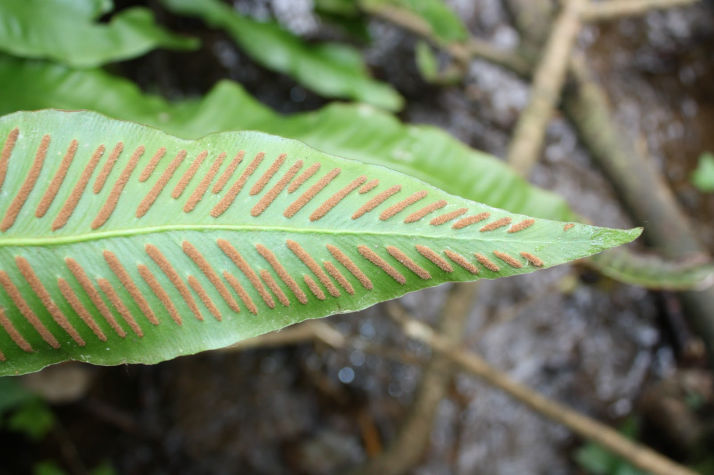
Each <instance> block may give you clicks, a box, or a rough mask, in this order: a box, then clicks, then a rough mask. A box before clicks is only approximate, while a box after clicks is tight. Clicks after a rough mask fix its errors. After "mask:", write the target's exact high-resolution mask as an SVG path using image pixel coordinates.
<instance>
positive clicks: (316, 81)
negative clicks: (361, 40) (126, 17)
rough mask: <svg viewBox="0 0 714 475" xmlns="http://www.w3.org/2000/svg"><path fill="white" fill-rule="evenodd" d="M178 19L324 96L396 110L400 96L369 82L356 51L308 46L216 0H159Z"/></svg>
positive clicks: (327, 45) (331, 45)
mask: <svg viewBox="0 0 714 475" xmlns="http://www.w3.org/2000/svg"><path fill="white" fill-rule="evenodd" d="M162 3H163V4H164V5H165V6H166V7H167V8H169V9H170V10H172V11H173V12H175V13H178V14H184V15H190V16H197V17H200V18H201V19H202V20H204V21H205V22H206V23H208V24H209V25H211V26H213V27H216V28H222V29H225V30H226V31H227V32H228V33H229V34H230V35H231V37H232V38H233V39H234V40H235V41H236V43H237V44H238V45H239V46H240V47H241V49H242V50H243V51H245V52H246V53H247V54H249V55H250V56H251V57H252V58H253V59H254V60H255V61H257V62H258V63H260V64H262V65H263V66H265V67H266V68H268V69H271V70H273V71H277V72H280V73H283V74H288V75H290V76H292V77H293V78H295V80H296V81H297V82H299V83H300V84H302V85H303V86H305V87H306V88H308V89H310V90H312V91H315V92H316V93H318V94H321V95H323V96H326V97H338V98H347V99H353V100H357V101H361V102H366V103H369V104H372V105H375V106H377V107H381V108H384V109H388V110H398V109H401V107H402V104H403V100H402V97H401V96H400V95H399V94H398V93H397V92H396V91H395V90H394V89H393V88H392V87H391V86H389V85H388V84H385V83H381V82H378V81H376V80H374V79H372V78H371V77H369V74H368V72H367V69H366V67H365V65H364V63H363V62H362V58H361V56H360V54H359V52H358V51H356V50H355V49H353V48H352V47H349V46H346V45H341V44H337V43H318V44H310V43H307V42H305V41H303V40H302V39H300V38H298V37H297V36H295V35H293V34H292V33H290V32H288V31H286V30H283V29H282V28H281V27H280V26H279V25H277V24H276V23H270V22H266V23H262V22H258V21H255V20H253V19H251V18H248V17H244V16H242V15H240V14H239V13H238V12H236V11H235V10H233V9H232V8H231V7H230V6H228V5H226V4H224V3H222V2H220V1H218V0H162Z"/></svg>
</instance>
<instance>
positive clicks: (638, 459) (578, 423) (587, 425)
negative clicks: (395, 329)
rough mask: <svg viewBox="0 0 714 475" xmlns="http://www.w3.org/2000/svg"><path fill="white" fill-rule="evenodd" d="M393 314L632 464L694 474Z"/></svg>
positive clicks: (660, 474)
mask: <svg viewBox="0 0 714 475" xmlns="http://www.w3.org/2000/svg"><path fill="white" fill-rule="evenodd" d="M396 318H397V319H398V321H399V322H400V323H401V324H402V327H403V328H404V331H405V333H406V334H407V335H409V336H410V337H412V338H414V339H417V340H419V341H422V342H424V343H426V344H428V345H429V346H430V347H431V348H432V349H433V350H435V351H437V352H438V353H440V354H442V355H444V356H446V357H447V358H449V359H450V360H451V361H453V362H455V363H457V364H459V365H460V366H461V367H462V368H464V369H466V370H468V371H469V372H471V373H472V374H474V375H476V376H478V377H479V378H481V379H483V380H484V381H486V382H487V383H489V384H490V385H492V386H494V387H496V388H498V389H500V390H501V391H503V392H505V393H506V394H508V395H509V396H511V397H513V398H514V399H516V400H517V401H519V402H521V403H523V404H525V405H526V406H528V407H530V408H531V409H533V410H535V411H536V412H537V413H539V414H542V415H544V416H545V417H547V418H549V419H551V420H553V421H555V422H557V423H559V424H562V425H564V426H566V427H568V428H569V429H570V430H572V431H573V432H575V433H576V434H578V435H580V436H582V437H584V438H587V439H589V440H592V441H594V442H596V443H598V444H600V445H602V446H603V447H606V448H607V449H609V450H611V451H612V452H614V453H616V454H617V455H619V456H621V457H623V458H625V459H626V460H628V461H629V462H630V463H632V464H633V465H635V466H637V467H639V468H641V469H643V470H647V471H650V472H652V473H654V474H656V475H694V472H693V471H691V470H689V469H688V468H686V467H683V466H682V465H679V464H678V463H676V462H674V461H672V460H670V459H668V458H666V457H664V456H663V455H660V454H658V453H657V452H655V451H653V450H651V449H649V448H647V447H645V446H643V445H641V444H638V443H637V442H634V441H631V440H629V439H627V438H625V437H624V436H622V435H620V434H619V433H618V432H617V431H616V430H614V429H612V428H610V427H608V426H606V425H604V424H602V423H600V422H598V421H596V420H594V419H591V418H590V417H587V416H585V415H583V414H580V413H578V412H576V411H574V410H572V409H570V408H568V407H566V406H564V405H562V404H560V403H557V402H555V401H553V400H550V399H548V398H546V397H543V396H541V395H540V394H538V393H537V392H535V391H533V390H532V389H530V388H528V387H527V386H525V385H522V384H520V383H517V382H515V381H513V380H512V379H510V378H509V377H508V376H507V375H506V374H505V373H503V372H501V371H499V370H498V369H496V368H494V367H492V366H490V365H489V364H488V363H487V362H486V361H485V360H484V359H483V358H481V357H480V356H478V355H476V354H475V353H472V352H469V351H466V350H464V349H462V348H459V347H457V346H455V345H454V344H453V341H452V340H450V339H448V338H444V337H443V336H441V335H439V334H437V333H435V332H434V331H433V330H432V329H431V328H429V327H428V326H427V325H424V324H423V323H421V322H419V321H417V320H414V319H411V318H409V317H408V316H407V315H406V314H405V313H402V314H397V315H396Z"/></svg>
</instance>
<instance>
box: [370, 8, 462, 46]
mask: <svg viewBox="0 0 714 475" xmlns="http://www.w3.org/2000/svg"><path fill="white" fill-rule="evenodd" d="M360 2H361V4H362V5H363V6H364V7H365V8H366V9H367V11H374V10H375V9H383V8H387V9H391V10H392V11H393V12H398V14H400V15H402V16H404V15H410V16H411V15H413V16H414V17H415V18H416V20H418V21H423V22H424V23H425V24H426V25H427V28H428V29H429V31H431V33H432V34H433V35H434V36H435V37H437V38H438V39H439V40H441V41H443V42H445V43H453V42H457V41H465V40H466V39H468V37H469V34H468V30H467V29H466V26H464V24H463V22H462V21H461V19H460V18H459V17H458V16H456V14H455V13H454V11H453V10H451V8H449V7H448V6H446V4H445V3H444V2H443V1H442V0H360ZM394 14H397V13H394Z"/></svg>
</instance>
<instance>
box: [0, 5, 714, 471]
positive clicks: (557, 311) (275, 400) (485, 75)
mask: <svg viewBox="0 0 714 475" xmlns="http://www.w3.org/2000/svg"><path fill="white" fill-rule="evenodd" d="M236 3H237V4H239V6H240V7H241V8H242V9H245V10H246V11H250V12H251V13H253V14H256V15H264V14H268V13H270V12H273V13H274V14H275V15H276V16H277V17H278V19H279V20H281V21H282V22H283V23H284V24H285V25H286V26H287V27H289V28H291V29H293V30H294V31H296V32H298V33H300V34H304V35H307V36H309V37H313V38H326V37H334V36H335V34H336V33H335V31H333V30H332V29H330V28H328V27H326V26H325V25H324V24H322V23H320V21H319V20H318V19H316V18H314V17H313V16H312V15H311V14H310V13H309V12H310V10H309V8H308V7H309V3H308V0H300V1H296V0H272V1H269V0H252V1H240V2H236ZM451 3H452V4H453V5H454V6H455V8H457V9H458V11H459V12H460V15H461V17H462V18H464V20H465V21H466V22H467V23H468V24H469V26H470V28H471V30H472V32H473V33H474V34H475V35H477V36H479V37H481V38H484V39H488V40H490V41H492V42H494V43H496V44H498V45H501V46H504V47H508V46H513V45H514V44H515V43H516V42H517V41H518V34H517V32H516V31H515V30H514V29H513V28H512V27H510V26H508V24H507V22H506V16H505V14H504V12H503V11H501V8H500V2H499V1H497V0H479V1H473V2H472V1H471V0H458V1H452V2H451ZM163 19H164V21H166V22H168V23H169V24H170V25H171V26H172V27H173V28H175V29H179V30H182V31H186V32H190V33H192V34H196V35H198V36H200V37H201V38H202V40H203V42H204V46H203V47H202V49H201V50H200V51H198V52H196V53H190V54H178V53H168V52H156V53H152V54H150V55H148V56H147V57H145V58H142V59H139V60H135V61H131V62H129V63H126V64H122V65H119V66H118V67H116V70H117V71H119V72H121V73H122V74H125V75H127V76H129V77H132V78H133V79H135V80H136V81H137V82H138V83H139V84H141V85H142V87H144V88H146V89H148V90H154V91H156V90H158V91H161V92H162V93H164V94H166V95H169V96H174V97H178V96H185V95H195V94H200V93H203V92H205V91H206V90H208V89H209V88H210V86H211V85H212V84H213V83H214V82H215V81H216V80H218V79H219V78H223V77H230V78H232V79H235V80H237V81H239V82H241V83H243V84H245V85H246V87H247V88H248V89H249V90H250V91H251V92H252V93H253V94H254V95H255V96H256V97H258V98H259V99H260V100H261V101H263V102H265V103H267V104H269V105H271V106H272V107H274V108H276V109H277V110H280V111H282V112H285V113H289V112H293V111H299V110H309V109H313V108H317V107H319V106H321V105H322V104H323V103H324V102H325V101H324V100H323V99H320V98H318V97H316V96H314V95H313V94H311V93H309V92H308V91H305V90H304V89H303V88H301V87H300V86H297V85H295V84H294V83H293V82H292V81H291V80H290V79H289V78H286V77H280V76H276V75H275V74H272V73H269V72H267V71H265V70H263V69H262V68H260V67H258V66H256V65H255V64H254V63H252V62H251V61H250V60H249V59H248V58H247V57H245V56H244V55H243V54H242V53H241V52H240V51H238V50H237V49H236V48H235V47H234V46H233V45H232V43H231V41H230V40H229V39H228V38H227V36H225V35H224V34H222V33H220V32H215V31H208V30H206V29H205V27H203V26H202V25H201V24H200V23H199V22H196V21H192V20H180V21H177V20H175V19H171V18H170V17H163ZM369 27H370V31H371V33H372V34H373V35H374V44H373V45H372V46H370V47H369V48H368V49H367V52H366V54H367V58H368V60H369V62H370V65H371V66H372V67H373V68H374V71H375V73H376V74H377V75H378V76H380V77H381V78H382V79H384V80H387V81H389V82H391V83H392V84H394V85H395V86H396V87H397V88H398V89H399V90H400V91H401V92H402V93H403V94H404V95H405V97H406V98H407V101H408V106H407V108H406V110H405V111H404V112H403V113H402V118H403V119H404V120H405V121H409V122H417V123H429V124H434V125H437V126H440V127H442V128H444V129H446V130H448V131H449V132H451V133H452V134H454V135H455V136H456V137H458V138H459V139H461V140H463V141H464V142H466V143H467V144H469V145H471V146H473V147H475V148H479V149H482V150H486V151H488V152H491V153H494V154H496V155H500V156H503V155H504V154H505V151H506V148H507V143H508V138H509V133H510V131H511V129H512V127H513V125H514V123H515V120H516V119H517V117H518V113H519V110H520V109H522V108H523V107H524V106H525V104H526V103H527V100H528V87H527V84H525V83H523V82H522V81H520V80H518V79H516V78H515V77H513V76H510V75H509V74H506V73H503V72H502V71H501V70H499V69H498V68H496V67H493V66H491V65H488V64H485V63H482V62H479V61H476V62H474V63H473V64H472V65H471V67H470V69H469V72H468V77H467V81H466V82H467V85H466V87H445V88H438V87H434V86H430V85H427V84H425V83H423V81H422V80H421V79H420V78H419V75H418V73H417V71H416V69H415V66H414V64H413V45H414V39H413V38H412V37H410V36H408V35H405V34H404V33H402V32H401V31H400V30H398V29H396V28H394V27H391V26H389V25H386V24H383V23H378V22H374V23H372V24H370V25H369ZM580 43H581V47H582V48H583V49H585V50H586V51H587V55H588V59H589V61H590V62H591V64H592V65H593V66H594V67H595V70H596V71H597V73H598V75H599V80H600V81H601V83H602V84H604V85H605V87H606V88H607V91H608V93H609V94H610V97H611V99H612V103H613V105H614V108H615V112H616V114H615V119H616V120H617V121H618V124H621V125H622V129H623V130H624V131H625V133H626V134H628V136H629V137H630V138H631V139H632V140H633V141H635V143H637V144H638V146H640V147H644V148H645V149H646V150H647V151H648V153H649V155H650V156H652V157H653V158H654V159H655V160H657V164H658V166H659V167H660V168H661V169H662V171H663V173H665V175H666V176H667V178H668V180H669V182H670V183H671V185H672V186H673V187H674V189H675V190H676V193H677V196H678V198H679V199H680V202H681V203H682V204H683V205H684V207H685V209H686V211H687V212H688V214H689V215H690V217H691V218H692V219H693V220H694V221H695V222H696V223H697V226H698V229H699V231H700V232H701V236H702V239H703V240H706V242H707V243H708V245H709V247H710V249H712V250H714V226H712V225H711V223H712V222H713V220H714V196H712V195H709V196H705V195H702V194H699V193H697V192H695V190H693V189H692V188H691V186H690V185H689V184H688V176H689V174H690V173H691V171H692V170H693V168H694V167H695V165H696V159H697V157H698V156H699V154H700V152H702V151H704V150H714V134H712V133H711V132H712V131H714V128H713V127H714V14H712V13H711V11H708V10H706V7H704V6H700V7H692V8H687V9H681V10H676V11H671V12H664V13H662V12H660V13H652V14H649V15H647V16H645V17H644V18H639V19H630V20H623V21H619V22H615V23H610V24H606V25H601V26H597V27H594V26H590V27H587V29H586V30H585V31H584V33H583V34H582V35H581V41H580ZM534 181H535V182H536V183H537V184H539V185H540V186H543V187H545V188H548V189H552V190H555V191H556V192H558V193H560V194H561V195H563V196H565V197H566V198H567V199H568V200H569V201H570V203H571V204H572V206H573V207H574V208H575V209H576V211H578V212H579V213H581V214H583V215H585V216H587V217H588V218H590V219H591V220H592V221H593V222H594V223H597V224H600V225H606V226H622V227H624V226H630V225H633V224H634V223H632V222H631V221H630V220H629V218H628V216H627V214H626V213H625V211H623V209H622V207H621V205H620V204H619V202H618V200H617V198H616V196H615V195H614V193H613V191H612V189H611V187H610V185H609V184H608V182H607V181H606V180H605V179H604V178H603V177H602V176H601V174H600V173H599V171H598V170H597V168H596V167H595V166H594V165H593V164H592V163H591V162H590V160H589V157H588V154H587V152H586V151H585V150H583V149H582V148H581V146H580V145H579V144H578V140H577V137H576V135H575V133H574V131H573V129H572V128H571V127H570V125H569V124H568V123H567V121H566V120H565V119H563V118H559V117H558V118H556V119H555V120H553V121H552V123H551V125H550V127H549V129H548V140H547V146H546V150H545V157H544V159H543V160H542V161H541V163H540V164H539V165H538V166H537V169H536V170H535V172H534ZM645 225H646V223H645ZM445 297H446V286H442V287H439V288H435V289H429V290H426V291H422V292H419V293H414V294H410V295H407V296H406V297H404V298H403V299H402V300H403V303H404V305H405V306H406V307H407V309H409V310H410V311H412V312H413V313H414V314H415V315H417V316H419V317H420V318H423V319H425V320H427V321H430V322H433V321H434V320H435V318H436V313H437V312H438V309H439V307H440V304H441V302H442V301H443V300H444V299H445ZM670 300H671V299H669V298H668V297H667V296H664V297H663V296H662V295H661V294H658V293H652V292H648V291H646V290H643V289H641V288H637V287H632V286H627V285H623V284H618V283H615V282H612V281H610V280H608V279H606V278H604V277H601V276H599V275H597V274H594V273H593V272H592V271H588V270H585V269H582V268H579V267H574V266H561V267H558V268H555V269H550V270H547V271H543V272H539V273H537V274H535V275H528V276H520V277H516V278H509V279H503V280H498V281H487V282H483V283H482V284H481V286H480V288H479V295H478V298H477V300H476V302H475V306H474V309H473V310H472V312H471V314H470V317H469V319H468V324H467V329H466V336H465V340H466V344H467V346H468V347H469V348H471V349H474V350H477V351H479V352H480V353H482V354H483V355H484V356H485V357H486V359H487V360H488V361H489V362H491V363H492V364H493V365H495V366H497V367H498V368H500V369H502V370H504V371H506V372H508V374H510V376H511V377H513V378H514V379H515V380H517V381H520V382H523V383H526V384H528V385H530V386H531V387H533V388H535V389H537V390H538V391H540V392H541V393H543V394H545V395H548V396H551V397H554V398H556V399H557V400H560V401H562V402H565V403H567V404H568V405H570V406H572V407H574V408H576V409H578V410H580V411H584V412H586V413H588V414H590V415H593V416H595V417H597V418H599V419H602V420H605V421H608V422H611V423H616V422H617V421H620V420H622V419H623V418H625V417H626V416H627V415H628V414H630V413H631V412H632V411H638V410H639V409H640V405H639V398H640V396H641V395H642V392H643V390H644V389H645V388H647V387H651V386H652V385H654V384H655V382H656V381H659V380H661V379H666V378H670V377H673V376H675V375H677V374H680V373H682V372H683V371H685V370H686V369H687V368H686V367H685V365H684V364H683V363H682V362H681V360H680V359H679V353H678V352H677V349H676V348H675V347H674V346H673V345H672V340H671V335H670V332H669V330H668V328H669V314H670V313H671V312H668V310H667V308H668V307H667V305H666V302H668V301H670ZM329 323H330V324H331V325H334V326H335V327H336V328H337V329H339V330H340V331H341V332H343V333H345V334H347V335H359V336H361V338H363V339H365V340H368V341H371V342H373V343H376V344H380V345H383V346H384V347H388V348H391V349H398V350H399V351H400V352H401V353H403V355H404V356H403V357H402V358H401V360H400V359H399V358H397V359H394V358H392V357H388V356H385V355H382V354H374V353H370V352H364V351H360V350H349V349H346V350H334V349H331V348H328V347H326V346H324V345H320V344H312V343H306V344H301V345H296V346H290V347H283V348H277V349H254V350H245V351H241V352H220V351H218V352H211V353H204V354H201V355H197V356H192V357H184V358H179V359H177V360H174V361H169V362H166V363H162V364H159V365H156V366H153V367H143V366H126V367H116V368H85V367H82V369H81V370H80V373H79V376H78V378H79V380H78V381H81V382H78V383H77V384H76V386H77V387H78V388H80V389H82V390H80V391H78V393H79V394H78V396H75V397H73V398H71V399H72V400H71V402H67V403H63V404H56V405H55V406H53V408H54V410H55V412H56V415H57V416H58V418H59V421H60V424H61V425H60V429H61V430H59V431H56V432H57V433H56V434H53V436H52V437H50V438H48V439H47V440H46V441H45V442H44V443H42V444H40V445H39V446H37V445H33V444H30V443H28V442H27V441H24V440H22V439H21V438H18V437H17V436H15V435H11V434H8V433H6V432H0V447H1V449H0V451H1V452H3V453H6V454H12V455H11V457H10V458H9V459H8V457H4V458H3V463H2V466H0V473H22V472H24V471H27V470H28V469H29V466H30V465H29V463H30V462H31V461H33V460H38V459H40V458H54V459H56V460H58V461H60V463H61V464H64V465H65V466H67V467H68V468H69V467H77V466H80V465H77V464H78V463H79V461H81V465H84V466H86V467H92V466H94V465H96V464H97V463H98V462H100V461H102V460H109V461H111V464H112V465H113V466H114V467H115V468H116V469H117V471H118V472H120V473H196V474H202V473H265V474H268V473H270V474H272V473H288V472H292V473H338V472H342V471H344V470H345V469H347V468H349V467H353V466H356V465H358V464H359V463H361V462H362V461H364V460H365V457H366V456H367V453H368V451H369V450H372V449H373V448H374V446H375V444H376V446H377V448H379V447H380V446H382V447H383V446H384V445H385V444H387V443H388V442H389V441H390V440H391V439H392V438H393V437H394V436H395V434H396V432H397V430H398V427H399V424H400V422H401V421H402V420H403V418H404V417H405V416H406V414H407V413H408V410H409V404H410V402H411V401H412V400H413V398H414V396H415V390H416V388H417V386H418V382H419V378H420V374H421V369H420V366H419V365H414V364H411V363H413V361H412V360H413V357H414V356H416V357H418V358H422V359H424V358H428V356H429V353H428V351H427V350H426V349H425V348H424V347H422V346H421V345H417V344H415V343H413V342H410V341H408V340H407V339H406V338H405V337H404V336H403V334H402V333H401V331H400V330H399V329H398V328H397V327H396V326H395V325H394V324H393V323H392V322H391V320H390V319H389V318H388V317H387V316H386V315H385V313H384V310H383V309H382V308H381V307H380V306H377V307H375V308H371V309H369V310H366V311H363V312H359V313H357V314H353V315H346V316H338V317H332V318H331V319H330V320H329ZM67 368H68V367H67V366H65V367H60V368H59V369H55V371H66V370H67ZM70 370H72V371H74V370H73V369H71V367H70ZM64 381H66V380H64ZM62 384H64V385H66V383H62ZM654 439H655V440H654V441H655V442H657V441H658V439H660V438H658V437H655V438H654ZM660 442H661V441H660ZM579 443H580V441H578V440H577V439H575V438H573V437H572V436H571V434H570V433H569V432H568V431H567V430H565V429H564V428H562V427H560V426H558V425H555V424H552V423H549V422H547V421H545V420H544V419H542V418H540V417H539V416H537V415H535V414H534V413H532V412H530V411H529V410H527V409H525V408H524V407H522V406H520V405H518V404H516V403H514V402H512V401H511V400H510V399H508V398H507V397H505V396H504V395H502V394H501V393H499V392H497V391H495V390H493V389H491V388H490V387H488V386H485V385H484V384H482V383H480V382H478V381H477V380H474V379H473V378H471V377H469V376H467V375H459V376H457V377H456V378H455V380H454V382H453V384H452V385H451V387H450V388H449V390H448V393H447V395H446V397H445V398H444V399H443V400H442V402H441V403H440V405H439V407H438V410H437V418H436V421H435V424H434V426H433V430H432V434H431V446H430V447H429V449H428V450H427V451H426V452H425V453H424V456H423V459H422V461H421V463H420V465H419V466H418V467H416V468H415V470H414V472H415V473H420V474H421V473H423V474H427V473H429V474H434V473H444V474H447V473H487V474H488V473H494V474H496V473H498V474H511V473H513V474H516V473H518V474H522V473H577V472H578V470H579V468H578V467H577V466H576V465H575V464H574V462H573V459H572V449H573V448H574V447H576V446H577V445H578V444H579ZM367 447H370V449H369V450H368V449H367ZM675 455H677V454H676V453H675ZM8 460H10V462H9V465H6V463H7V462H8Z"/></svg>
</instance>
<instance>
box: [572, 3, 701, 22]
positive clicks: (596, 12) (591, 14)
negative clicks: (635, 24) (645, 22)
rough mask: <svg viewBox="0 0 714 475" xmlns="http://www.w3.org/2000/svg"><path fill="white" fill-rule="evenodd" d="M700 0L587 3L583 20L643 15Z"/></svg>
mask: <svg viewBox="0 0 714 475" xmlns="http://www.w3.org/2000/svg"><path fill="white" fill-rule="evenodd" d="M699 1H700V0H610V1H607V2H597V3H589V4H588V5H587V7H585V8H584V9H583V11H582V14H581V18H582V20H583V21H588V22H595V21H609V20H619V19H621V18H624V17H628V16H636V15H643V14H645V13H648V12H651V11H654V10H665V9H668V8H676V7H684V6H688V5H693V4H695V3H698V2H699Z"/></svg>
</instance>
